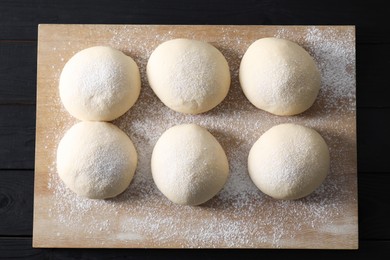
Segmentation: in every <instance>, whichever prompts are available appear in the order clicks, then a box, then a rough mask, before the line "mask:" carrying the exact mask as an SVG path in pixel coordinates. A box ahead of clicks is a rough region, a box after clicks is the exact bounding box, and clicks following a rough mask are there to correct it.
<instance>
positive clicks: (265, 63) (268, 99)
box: [239, 38, 321, 116]
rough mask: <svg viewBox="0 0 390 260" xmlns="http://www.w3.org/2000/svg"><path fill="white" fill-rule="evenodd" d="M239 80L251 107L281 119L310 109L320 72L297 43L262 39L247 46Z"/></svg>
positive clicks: (315, 95)
mask: <svg viewBox="0 0 390 260" xmlns="http://www.w3.org/2000/svg"><path fill="white" fill-rule="evenodd" d="M239 78H240V83H241V87H242V90H243V91H244V94H245V96H246V97H247V98H248V100H249V101H250V102H251V103H252V104H253V105H254V106H256V107H257V108H260V109H262V110H265V111H267V112H269V113H272V114H275V115H281V116H288V115H296V114H299V113H302V112H303V111H305V110H307V109H308V108H310V107H311V106H312V105H313V103H314V101H315V100H316V98H317V95H318V92H319V89H320V86H321V75H320V72H319V70H318V68H317V65H316V63H315V61H314V60H313V58H312V57H311V56H310V54H309V53H308V52H307V51H306V50H304V49H303V48H302V47H300V46H299V45H298V44H296V43H294V42H292V41H289V40H285V39H278V38H262V39H260V40H257V41H255V42H254V43H252V44H251V45H250V46H249V48H248V49H247V51H246V52H245V54H244V56H243V58H242V60H241V65H240V69H239Z"/></svg>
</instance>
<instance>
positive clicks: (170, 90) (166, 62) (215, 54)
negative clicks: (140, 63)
mask: <svg viewBox="0 0 390 260" xmlns="http://www.w3.org/2000/svg"><path fill="white" fill-rule="evenodd" d="M147 76H148V80H149V84H150V86H151V88H152V89H153V91H154V93H155V94H156V95H157V97H158V98H159V99H160V100H161V101H162V102H163V103H164V104H165V105H166V106H168V107H169V108H171V109H173V110H175V111H178V112H181V113H188V114H199V113H203V112H206V111H208V110H210V109H212V108H214V107H215V106H217V105H218V104H219V103H221V102H222V100H223V99H224V98H225V97H226V95H227V93H228V91H229V87H230V71H229V66H228V63H227V61H226V59H225V57H224V56H223V55H222V53H221V52H219V50H217V49H216V48H215V47H214V46H212V45H211V44H209V43H206V42H201V41H195V40H188V39H174V40H170V41H166V42H164V43H162V44H161V45H159V46H158V47H157V48H156V49H155V50H154V52H153V53H152V55H151V56H150V58H149V61H148V65H147Z"/></svg>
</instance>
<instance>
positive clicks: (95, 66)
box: [59, 46, 141, 121]
mask: <svg viewBox="0 0 390 260" xmlns="http://www.w3.org/2000/svg"><path fill="white" fill-rule="evenodd" d="M59 88H60V97H61V101H62V103H63V104H64V106H65V108H66V110H68V112H69V113H70V114H71V115H72V116H74V117H76V118H78V119H80V120H89V121H111V120H114V119H115V118H118V117H119V116H121V115H123V114H124V113H125V112H126V111H127V110H129V109H130V107H132V106H133V105H134V103H135V101H136V100H137V99H138V96H139V93H140V89H141V78H140V74H139V70H138V66H137V64H136V63H135V62H134V60H133V59H132V58H130V57H129V56H126V55H125V54H123V53H122V52H121V51H119V50H116V49H113V48H111V47H103V46H96V47H91V48H88V49H84V50H82V51H80V52H78V53H76V54H75V55H74V56H73V57H72V58H71V59H70V60H69V61H68V62H67V63H66V64H65V66H64V68H63V70H62V73H61V77H60V84H59Z"/></svg>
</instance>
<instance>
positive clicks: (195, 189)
mask: <svg viewBox="0 0 390 260" xmlns="http://www.w3.org/2000/svg"><path fill="white" fill-rule="evenodd" d="M152 174H153V179H154V182H155V183H156V185H157V188H158V189H159V190H160V191H161V192H162V193H163V194H164V195H165V196H166V197H167V198H168V199H169V200H171V201H172V202H174V203H177V204H183V205H199V204H202V203H204V202H206V201H208V200H209V199H211V198H212V197H214V196H215V195H216V194H217V193H218V192H219V191H220V190H221V189H222V187H223V186H224V184H225V182H226V180H227V177H228V174H229V164H228V160H227V157H226V154H225V152H224V150H223V148H222V147H221V145H220V144H219V143H218V141H217V139H215V137H214V136H213V135H212V134H210V133H209V132H208V131H207V130H206V129H204V128H202V127H200V126H197V125H194V124H185V125H178V126H174V127H172V128H170V129H168V130H167V131H166V132H165V133H163V134H162V135H161V137H160V139H159V140H158V141H157V143H156V145H155V147H154V150H153V154H152Z"/></svg>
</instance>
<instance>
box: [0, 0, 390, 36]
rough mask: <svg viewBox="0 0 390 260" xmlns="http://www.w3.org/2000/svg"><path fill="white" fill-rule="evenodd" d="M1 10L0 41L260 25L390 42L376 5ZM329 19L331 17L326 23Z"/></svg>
mask: <svg viewBox="0 0 390 260" xmlns="http://www.w3.org/2000/svg"><path fill="white" fill-rule="evenodd" d="M6 2H7V3H4V4H2V5H0V14H1V15H0V39H17V40H20V39H22V40H25V39H30V40H33V39H37V26H38V24H39V23H53V24H55V23H76V24H150V23H153V24H258V25H260V24H263V25H280V24H282V25H283V24H285V25H299V24H301V25H310V24H313V25H356V26H357V28H358V34H359V35H358V36H359V37H357V41H358V42H359V43H362V42H382V43H383V42H387V43H389V42H390V36H389V35H388V34H386V33H384V32H386V31H387V20H388V12H387V8H385V7H384V3H383V1H381V0H372V1H370V7H369V8H367V6H366V4H364V3H358V2H350V1H335V0H332V1H320V2H317V3H316V4H315V5H313V4H309V6H310V7H309V6H308V4H304V3H294V2H291V1H288V0H276V1H268V0H260V1H252V0H241V1H224V0H216V1H209V0H199V1H196V2H195V1H194V2H191V1H175V0H169V1H163V2H161V1H158V0H151V1H131V2H130V3H129V2H128V1H116V0H95V1H82V2H80V1H77V0H68V1H66V2H64V1H60V0H55V1H54V0H43V1H42V0H33V1H29V2H28V3H25V1H23V0H13V1H6ZM330 17H331V18H330Z"/></svg>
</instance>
